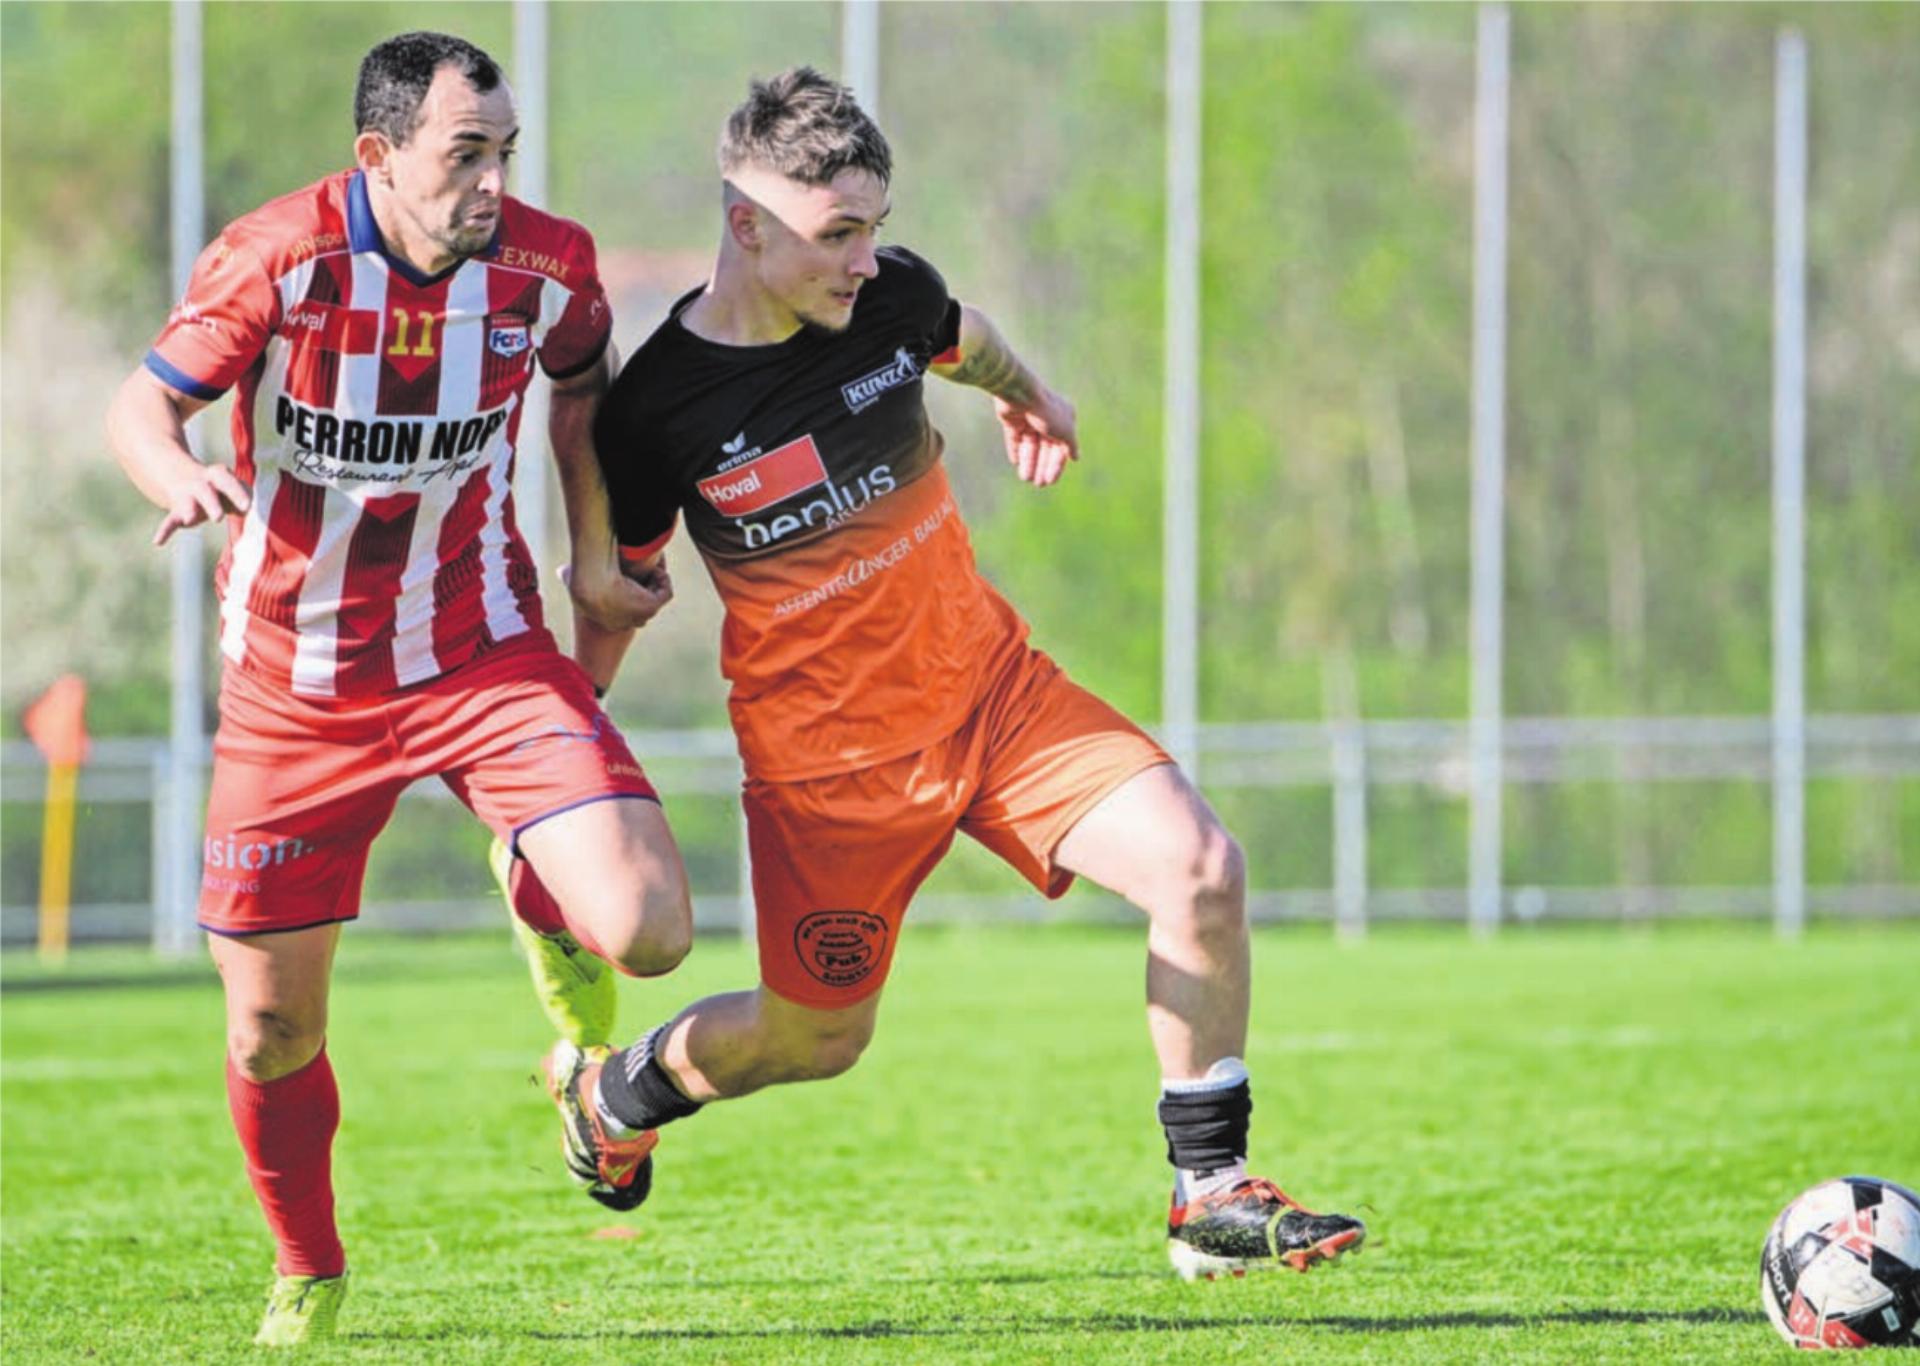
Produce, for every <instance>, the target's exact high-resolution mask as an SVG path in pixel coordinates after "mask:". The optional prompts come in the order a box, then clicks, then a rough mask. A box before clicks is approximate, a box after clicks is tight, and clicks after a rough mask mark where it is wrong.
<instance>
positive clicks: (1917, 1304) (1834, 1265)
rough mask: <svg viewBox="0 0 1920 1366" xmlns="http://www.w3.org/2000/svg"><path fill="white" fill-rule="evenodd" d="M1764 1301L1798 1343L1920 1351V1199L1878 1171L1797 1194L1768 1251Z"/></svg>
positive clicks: (1763, 1265)
mask: <svg viewBox="0 0 1920 1366" xmlns="http://www.w3.org/2000/svg"><path fill="white" fill-rule="evenodd" d="M1760 1301H1761V1303H1762V1304H1764V1305H1765V1306H1766V1309H1767V1317H1768V1318H1769V1319H1771V1320H1772V1321H1773V1326H1774V1327H1775V1328H1776V1329H1777V1330H1778V1331H1779V1333H1780V1336H1781V1337H1783V1338H1785V1339H1786V1340H1787V1341H1788V1342H1789V1343H1790V1344H1792V1345H1793V1346H1795V1347H1809V1348H1815V1349H1818V1348H1823V1347H1915V1348H1920V1196H1916V1195H1914V1193H1913V1192H1912V1191H1910V1190H1908V1189H1907V1188H1906V1187H1904V1186H1898V1185H1895V1184H1894V1183H1893V1182H1891V1181H1882V1180H1879V1179H1878V1178H1876V1177H1871V1176H1846V1177H1842V1178H1840V1179H1839V1180H1838V1181H1827V1182H1823V1183H1822V1184H1820V1185H1818V1186H1815V1187H1814V1188H1813V1189H1812V1190H1810V1191H1806V1192H1804V1193H1803V1194H1801V1195H1799V1196H1796V1197H1795V1198H1794V1200H1793V1201H1792V1202H1791V1203H1790V1204H1788V1206H1787V1207H1786V1208H1785V1209H1784V1210H1782V1211H1781V1212H1780V1217H1779V1218H1778V1219H1776V1220H1774V1221H1773V1228H1772V1230H1771V1231H1769V1232H1768V1234H1767V1243H1766V1246H1765V1247H1764V1248H1762V1249H1761V1252H1760Z"/></svg>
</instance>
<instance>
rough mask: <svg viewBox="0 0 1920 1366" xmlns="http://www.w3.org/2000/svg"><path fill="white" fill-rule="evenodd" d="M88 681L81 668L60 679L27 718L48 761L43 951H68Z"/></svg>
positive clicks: (53, 958)
mask: <svg viewBox="0 0 1920 1366" xmlns="http://www.w3.org/2000/svg"><path fill="white" fill-rule="evenodd" d="M86 716H87V685H86V683H85V682H83V681H82V680H81V679H80V677H79V676H78V675H76V674H65V675H63V676H62V677H60V678H57V679H55V680H54V683H53V686H52V687H50V688H48V689H47V690H46V691H45V692H44V693H42V694H41V695H40V696H39V698H38V699H37V700H35V701H34V702H33V703H32V705H30V706H29V707H28V708H27V710H26V714H25V715H24V716H23V717H22V718H21V720H22V721H23V722H24V723H25V725H26V731H27V738H28V739H30V740H32V741H33V743H34V745H35V747H36V748H38V749H39V751H40V754H41V756H42V757H43V758H44V759H46V761H47V801H46V806H45V808H44V810H45V812H46V814H45V817H44V818H43V820H42V823H41V827H40V956H41V957H42V958H44V959H46V960H48V961H49V962H55V963H57V962H62V961H64V960H65V959H66V956H67V941H68V920H69V914H70V911H71V907H72V901H73V823H74V808H75V798H76V796H77V794H78V790H79V786H80V765H81V764H83V763H85V762H86V759H87V720H86Z"/></svg>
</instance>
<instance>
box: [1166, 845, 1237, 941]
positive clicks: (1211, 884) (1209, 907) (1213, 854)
mask: <svg viewBox="0 0 1920 1366" xmlns="http://www.w3.org/2000/svg"><path fill="white" fill-rule="evenodd" d="M1183 872H1184V878H1183V881H1184V884H1185V885H1184V887H1183V889H1182V895H1181V896H1179V897H1178V898H1176V905H1177V907H1178V910H1177V913H1176V914H1177V917H1178V918H1179V919H1180V920H1182V921H1184V922H1185V926H1186V928H1187V930H1188V932H1189V933H1191V934H1192V935H1193V936H1194V937H1195V938H1198V939H1203V940H1210V939H1221V938H1233V937H1237V936H1238V935H1239V934H1241V933H1242V932H1243V930H1244V929H1245V926H1246V917H1247V856H1246V852H1245V851H1244V850H1243V849H1242V848H1241V847H1240V842H1239V841H1238V840H1236V839H1235V838H1234V837H1233V836H1232V835H1230V834H1228V833H1227V831H1226V829H1225V827H1223V826H1221V825H1219V824H1218V823H1212V822H1210V823H1209V824H1207V825H1206V826H1204V827H1203V828H1202V829H1200V830H1199V831H1198V832H1196V835H1195V839H1194V842H1193V846H1192V850H1191V853H1190V856H1189V857H1188V859H1187V860H1186V863H1185V867H1184V869H1183Z"/></svg>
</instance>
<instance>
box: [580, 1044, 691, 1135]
mask: <svg viewBox="0 0 1920 1366" xmlns="http://www.w3.org/2000/svg"><path fill="white" fill-rule="evenodd" d="M666 1032H667V1027H666V1025H661V1026H660V1027H659V1028H658V1029H655V1030H653V1031H652V1032H651V1033H649V1034H647V1035H646V1037H644V1038H642V1039H641V1040H640V1042H639V1043H636V1044H633V1045H631V1046H629V1047H627V1048H623V1049H621V1050H620V1051H619V1052H617V1053H612V1054H609V1055H608V1057H607V1061H606V1064H605V1066H603V1067H602V1068H601V1069H600V1103H601V1104H602V1105H604V1106H606V1109H607V1113H608V1114H610V1115H612V1116H613V1117H614V1118H615V1119H617V1120H619V1121H620V1122H621V1123H622V1124H624V1125H626V1126H627V1127H628V1128H630V1129H658V1128H659V1127H660V1126H661V1125H662V1124H666V1123H669V1122H671V1121H673V1120H676V1119H685V1118H686V1117H687V1116H688V1115H690V1114H692V1113H693V1112H694V1111H695V1110H698V1109H699V1108H700V1102H699V1101H697V1100H688V1099H687V1098H686V1097H685V1096H684V1095H682V1094H681V1093H680V1088H679V1087H677V1086H675V1085H674V1084H673V1079H672V1078H671V1077H669V1076H668V1075H667V1069H666V1068H664V1067H662V1066H661V1065H660V1059H659V1058H657V1057H655V1056H654V1051H653V1050H654V1044H655V1042H656V1041H657V1040H659V1039H660V1038H661V1037H662V1036H664V1035H665V1034H666Z"/></svg>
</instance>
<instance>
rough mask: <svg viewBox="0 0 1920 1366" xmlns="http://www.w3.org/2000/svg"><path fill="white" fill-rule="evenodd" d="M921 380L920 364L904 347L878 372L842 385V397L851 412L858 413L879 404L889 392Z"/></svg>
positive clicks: (875, 371)
mask: <svg viewBox="0 0 1920 1366" xmlns="http://www.w3.org/2000/svg"><path fill="white" fill-rule="evenodd" d="M919 378H920V363H919V362H918V361H916V360H914V358H913V357H912V356H910V355H908V354H907V348H906V347H904V346H903V347H901V348H900V349H899V350H898V351H895V352H894V353H893V359H892V360H890V361H888V362H887V363H886V364H885V365H883V366H881V367H880V368H879V369H878V370H874V371H871V372H869V373H867V374H864V375H862V376H860V378H859V379H856V380H854V381H853V382H852V383H851V384H843V385H841V386H840V397H842V398H844V399H845V400H846V401H847V408H848V409H849V410H850V411H852V412H856V413H857V412H860V411H862V410H863V409H866V408H871V407H872V406H873V405H874V404H876V403H878V402H879V401H880V396H881V395H882V394H884V393H886V392H887V390H889V389H898V388H899V387H900V386H901V385H903V384H911V383H912V382H913V381H914V380H916V379H919Z"/></svg>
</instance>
